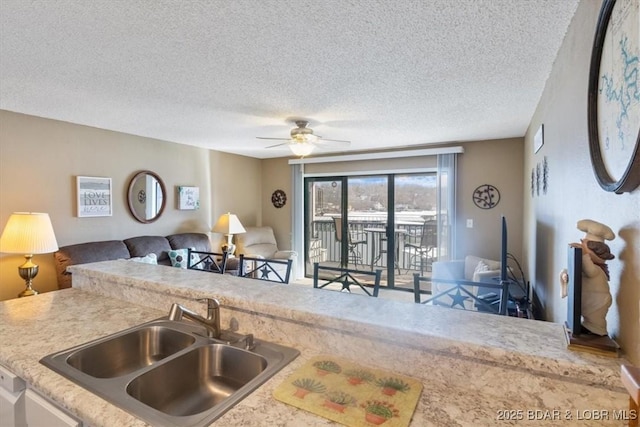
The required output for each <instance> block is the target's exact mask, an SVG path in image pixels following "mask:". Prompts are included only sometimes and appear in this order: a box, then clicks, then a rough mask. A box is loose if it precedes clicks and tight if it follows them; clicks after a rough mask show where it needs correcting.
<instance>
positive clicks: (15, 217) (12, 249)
mask: <svg viewBox="0 0 640 427" xmlns="http://www.w3.org/2000/svg"><path fill="white" fill-rule="evenodd" d="M57 250H58V242H57V241H56V236H55V234H54V233H53V226H52V225H51V219H50V218H49V214H46V213H38V212H14V213H13V214H11V216H10V217H9V221H7V225H6V226H5V227H4V231H3V232H2V236H1V237H0V252H5V253H10V254H46V253H50V252H55V251H57Z"/></svg>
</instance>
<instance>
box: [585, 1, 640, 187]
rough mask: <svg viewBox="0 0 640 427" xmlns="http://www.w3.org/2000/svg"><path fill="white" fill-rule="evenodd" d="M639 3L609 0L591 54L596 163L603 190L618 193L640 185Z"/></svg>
mask: <svg viewBox="0 0 640 427" xmlns="http://www.w3.org/2000/svg"><path fill="white" fill-rule="evenodd" d="M639 3H640V2H638V1H637V0H630V1H629V0H619V1H616V0H604V2H603V3H602V7H601V9H600V16H599V17H598V23H597V26H596V34H595V37H594V40H593V49H592V51H591V67H590V70H589V90H588V101H587V114H588V124H589V152H590V155H591V164H592V165H593V170H594V173H595V175H596V178H597V180H598V184H600V187H602V188H603V189H604V190H605V191H611V192H615V193H617V194H621V193H624V192H631V191H633V190H634V189H635V188H637V187H638V186H639V185H640V153H639V151H640V95H639V92H638V75H639V74H640V60H639V58H640V29H639V28H638V20H639V19H640V12H639V10H638V9H639V8H640V6H639Z"/></svg>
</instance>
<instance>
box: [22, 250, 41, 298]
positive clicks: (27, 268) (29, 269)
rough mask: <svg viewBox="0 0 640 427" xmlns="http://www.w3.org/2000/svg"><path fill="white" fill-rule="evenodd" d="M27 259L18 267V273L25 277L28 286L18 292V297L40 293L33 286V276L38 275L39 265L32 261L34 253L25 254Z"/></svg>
mask: <svg viewBox="0 0 640 427" xmlns="http://www.w3.org/2000/svg"><path fill="white" fill-rule="evenodd" d="M24 257H25V258H26V261H25V263H24V264H22V265H21V266H20V267H18V274H19V275H20V277H22V278H23V279H24V282H25V285H26V286H27V288H26V289H25V290H24V291H22V292H20V293H19V294H18V298H22V297H30V296H33V295H38V291H36V290H35V289H33V288H32V285H33V278H34V277H36V276H37V275H38V270H39V267H38V266H37V265H36V264H34V263H33V262H31V257H33V255H25V256H24Z"/></svg>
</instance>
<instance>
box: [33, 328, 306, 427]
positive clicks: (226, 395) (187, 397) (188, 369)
mask: <svg viewBox="0 0 640 427" xmlns="http://www.w3.org/2000/svg"><path fill="white" fill-rule="evenodd" d="M225 334H229V333H224V332H223V335H222V337H221V339H215V338H210V337H207V335H206V330H205V329H204V328H203V327H201V326H199V325H197V324H195V323H191V322H188V321H171V320H168V319H166V318H162V319H157V320H154V321H151V322H148V323H144V324H142V325H139V326H135V327H133V328H130V329H127V330H124V331H121V332H118V333H116V334H113V335H110V336H107V337H104V338H101V339H98V340H95V341H91V342H89V343H86V344H82V345H79V346H76V347H73V348H70V349H67V350H64V351H60V352H57V353H53V354H50V355H48V356H46V357H44V358H42V359H41V360H40V363H42V364H43V365H45V366H47V367H49V368H50V369H52V370H54V371H55V372H57V373H59V374H61V375H63V376H64V377H66V378H68V379H70V380H71V381H73V382H75V383H77V384H79V385H80V386H82V387H84V388H86V389H87V390H89V391H91V392H93V393H95V394H97V395H99V396H101V397H102V398H104V399H105V400H107V401H109V402H110V403H112V404H114V405H116V406H118V407H120V408H122V409H124V410H126V411H128V412H130V413H131V414H133V415H135V416H136V417H138V418H141V419H143V420H145V421H146V422H148V423H150V424H152V425H154V426H204V425H208V424H210V423H211V422H212V421H213V420H215V419H216V418H218V417H220V416H221V415H222V414H223V413H224V412H226V411H227V410H228V409H230V408H231V407H232V406H233V405H235V404H236V403H238V402H239V401H240V400H242V399H243V398H244V397H246V396H247V395H248V394H250V393H251V392H252V391H254V390H255V389H256V388H258V387H259V386H260V385H261V384H263V383H264V382H265V381H267V380H268V379H269V378H271V377H272V376H273V375H274V374H275V373H276V372H278V371H279V370H280V369H282V368H283V367H284V366H286V365H287V364H288V363H289V362H291V361H292V360H293V359H295V358H296V357H297V356H298V354H299V352H298V350H295V349H293V348H290V347H285V346H281V345H278V344H275V343H269V342H265V341H261V340H258V339H255V340H251V341H250V342H251V349H250V350H248V349H245V348H241V347H238V346H235V345H234V342H235V343H246V342H245V341H242V340H233V339H227V337H226V336H225ZM227 336H229V335H227ZM231 336H233V335H231Z"/></svg>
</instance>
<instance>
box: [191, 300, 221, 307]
mask: <svg viewBox="0 0 640 427" xmlns="http://www.w3.org/2000/svg"><path fill="white" fill-rule="evenodd" d="M196 301H198V302H206V303H207V308H220V301H218V300H217V299H216V298H198V299H197V300H196Z"/></svg>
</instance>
